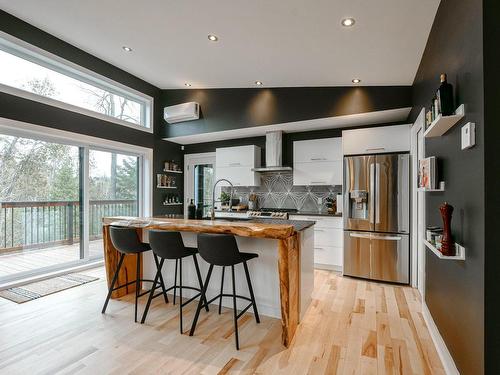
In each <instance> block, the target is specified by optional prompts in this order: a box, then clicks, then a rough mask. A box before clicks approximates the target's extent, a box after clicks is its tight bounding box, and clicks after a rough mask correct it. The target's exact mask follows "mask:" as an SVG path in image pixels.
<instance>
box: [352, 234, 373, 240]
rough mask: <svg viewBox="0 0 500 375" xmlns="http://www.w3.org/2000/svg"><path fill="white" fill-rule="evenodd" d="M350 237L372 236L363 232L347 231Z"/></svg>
mask: <svg viewBox="0 0 500 375" xmlns="http://www.w3.org/2000/svg"><path fill="white" fill-rule="evenodd" d="M349 236H350V237H355V238H368V239H370V238H372V237H371V234H368V233H367V234H363V233H349Z"/></svg>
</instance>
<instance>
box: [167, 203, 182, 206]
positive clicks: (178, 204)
mask: <svg viewBox="0 0 500 375" xmlns="http://www.w3.org/2000/svg"><path fill="white" fill-rule="evenodd" d="M163 205H164V206H182V203H163Z"/></svg>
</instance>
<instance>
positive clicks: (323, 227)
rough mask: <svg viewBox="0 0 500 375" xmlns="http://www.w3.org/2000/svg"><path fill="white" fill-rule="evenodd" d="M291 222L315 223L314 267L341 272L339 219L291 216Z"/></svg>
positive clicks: (340, 225)
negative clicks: (304, 221)
mask: <svg viewBox="0 0 500 375" xmlns="http://www.w3.org/2000/svg"><path fill="white" fill-rule="evenodd" d="M290 219H291V220H306V221H315V222H316V224H315V225H314V265H315V267H316V268H323V269H333V270H336V271H342V263H343V254H344V252H343V246H344V244H343V243H344V242H343V240H344V236H343V230H342V218H341V217H327V216H303V215H292V216H290Z"/></svg>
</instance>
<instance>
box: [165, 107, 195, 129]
mask: <svg viewBox="0 0 500 375" xmlns="http://www.w3.org/2000/svg"><path fill="white" fill-rule="evenodd" d="M163 118H164V119H165V121H166V122H168V123H169V124H175V123H177V122H182V121H191V120H198V119H199V118H200V105H199V104H198V103H196V102H189V103H182V104H177V105H172V106H170V107H165V109H164V110H163Z"/></svg>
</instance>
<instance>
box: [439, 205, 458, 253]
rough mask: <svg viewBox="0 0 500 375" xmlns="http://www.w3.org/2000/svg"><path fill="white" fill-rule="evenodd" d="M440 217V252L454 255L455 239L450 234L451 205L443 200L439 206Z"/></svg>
mask: <svg viewBox="0 0 500 375" xmlns="http://www.w3.org/2000/svg"><path fill="white" fill-rule="evenodd" d="M439 211H441V217H442V218H443V239H442V240H441V253H442V254H443V255H445V256H453V255H455V241H453V237H452V236H451V215H452V214H453V206H450V205H449V204H448V203H447V202H444V203H443V204H442V205H441V206H439Z"/></svg>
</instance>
